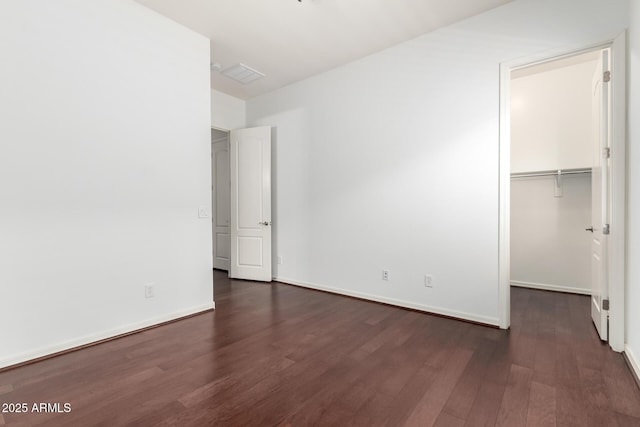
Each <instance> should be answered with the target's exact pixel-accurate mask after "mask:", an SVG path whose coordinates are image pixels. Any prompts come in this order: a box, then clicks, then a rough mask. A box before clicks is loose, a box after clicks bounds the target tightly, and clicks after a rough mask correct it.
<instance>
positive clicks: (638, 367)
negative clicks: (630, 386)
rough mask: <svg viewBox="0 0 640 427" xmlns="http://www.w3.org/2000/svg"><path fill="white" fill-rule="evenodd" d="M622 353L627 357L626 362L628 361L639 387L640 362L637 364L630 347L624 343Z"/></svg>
mask: <svg viewBox="0 0 640 427" xmlns="http://www.w3.org/2000/svg"><path fill="white" fill-rule="evenodd" d="M624 355H625V358H626V359H627V362H629V367H630V368H631V370H632V371H633V374H634V376H635V380H636V384H638V387H640V364H638V359H636V356H635V354H634V353H633V351H632V350H631V348H629V346H628V345H626V344H625V346H624Z"/></svg>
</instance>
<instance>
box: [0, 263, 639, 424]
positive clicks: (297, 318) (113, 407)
mask: <svg viewBox="0 0 640 427" xmlns="http://www.w3.org/2000/svg"><path fill="white" fill-rule="evenodd" d="M215 295H216V296H215V299H216V306H217V309H216V310H215V311H214V312H208V313H204V314H201V315H198V316H194V317H191V318H188V319H184V320H181V321H178V322H174V323H171V324H168V325H165V326H161V327H158V328H155V329H151V330H147V331H144V332H141V333H138V334H134V335H131V336H128V337H124V338H121V339H117V340H113V341H110V342H107V343H103V344H100V345H97V346H94V347H90V348H86V349H83V350H80V351H76V352H73V353H69V354H66V355H63V356H59V357H55V358H51V359H48V360H45V361H41V362H38V363H34V364H30V365H27V366H23V367H20V368H16V369H12V370H8V371H5V372H1V373H0V404H4V403H7V404H9V403H27V405H28V407H29V410H28V411H27V413H10V412H6V411H5V412H0V425H5V424H6V425H14V424H15V425H51V426H94V425H105V426H106V425H108V426H119V425H132V426H152V425H153V426H158V425H179V426H203V425H216V426H306V425H323V426H324V425H336V426H346V425H363V426H382V425H387V426H402V425H407V426H429V425H438V426H448V427H451V426H492V425H500V426H510V427H511V426H526V425H528V426H545V425H558V426H581V427H584V426H637V425H640V391H639V389H638V387H637V386H636V384H635V382H634V380H633V377H632V375H631V372H630V371H629V369H628V368H627V366H626V364H625V362H624V360H623V356H622V355H620V354H617V353H614V352H612V351H611V350H610V349H609V348H608V347H607V346H606V345H604V344H602V343H601V342H600V341H599V340H598V337H597V335H596V333H595V330H594V328H593V326H592V325H591V321H590V318H589V298H588V297H585V296H579V295H569V294H561V293H552V292H545V291H537V290H530V289H521V288H513V289H512V294H511V295H512V328H511V330H509V331H502V330H498V329H494V328H490V327H484V326H479V325H475V324H470V323H465V322H461V321H456V320H452V319H447V318H442V317H437V316H431V315H428V314H424V313H420V312H416V311H410V310H404V309H401V308H396V307H391V306H387V305H382V304H376V303H372V302H367V301H361V300H357V299H352V298H347V297H342V296H337V295H332V294H328V293H323V292H317V291H312V290H308V289H303V288H299V287H294V286H289V285H284V284H279V283H272V284H264V283H253V282H247V281H235V280H229V279H227V278H226V277H225V274H224V273H222V272H216V273H215ZM34 403H36V404H39V403H52V404H53V403H59V404H60V405H61V406H60V408H61V409H62V410H64V406H63V405H64V404H65V403H68V404H69V405H70V412H67V413H64V412H63V413H58V412H53V413H52V412H43V413H38V412H34V411H32V405H33V404H34ZM3 406H4V405H3ZM51 408H53V406H52V407H50V409H51Z"/></svg>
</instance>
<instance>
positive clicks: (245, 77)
mask: <svg viewBox="0 0 640 427" xmlns="http://www.w3.org/2000/svg"><path fill="white" fill-rule="evenodd" d="M222 74H224V75H225V76H227V77H229V78H230V79H233V80H235V81H237V82H238V83H242V84H243V85H246V84H248V83H251V82H252V81H255V80H258V79H259V78H261V77H264V74H262V73H261V72H260V71H257V70H254V69H253V68H251V67H247V66H246V65H244V64H236V65H232V66H231V67H229V68H226V69H224V70H222Z"/></svg>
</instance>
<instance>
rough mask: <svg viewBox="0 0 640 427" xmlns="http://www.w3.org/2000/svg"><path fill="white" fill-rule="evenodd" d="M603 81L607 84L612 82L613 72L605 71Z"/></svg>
mask: <svg viewBox="0 0 640 427" xmlns="http://www.w3.org/2000/svg"><path fill="white" fill-rule="evenodd" d="M602 81H603V82H605V83H609V82H610V81H611V71H605V72H604V73H602Z"/></svg>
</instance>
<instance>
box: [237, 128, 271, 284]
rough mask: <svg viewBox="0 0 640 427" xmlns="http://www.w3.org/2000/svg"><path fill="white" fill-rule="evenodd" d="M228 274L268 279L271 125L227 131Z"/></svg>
mask: <svg viewBox="0 0 640 427" xmlns="http://www.w3.org/2000/svg"><path fill="white" fill-rule="evenodd" d="M230 233H231V270H230V277H233V278H239V279H248V280H261V281H268V282H270V281H271V278H272V277H271V128H270V127H257V128H250V129H240V130H236V131H232V132H231V228H230Z"/></svg>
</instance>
